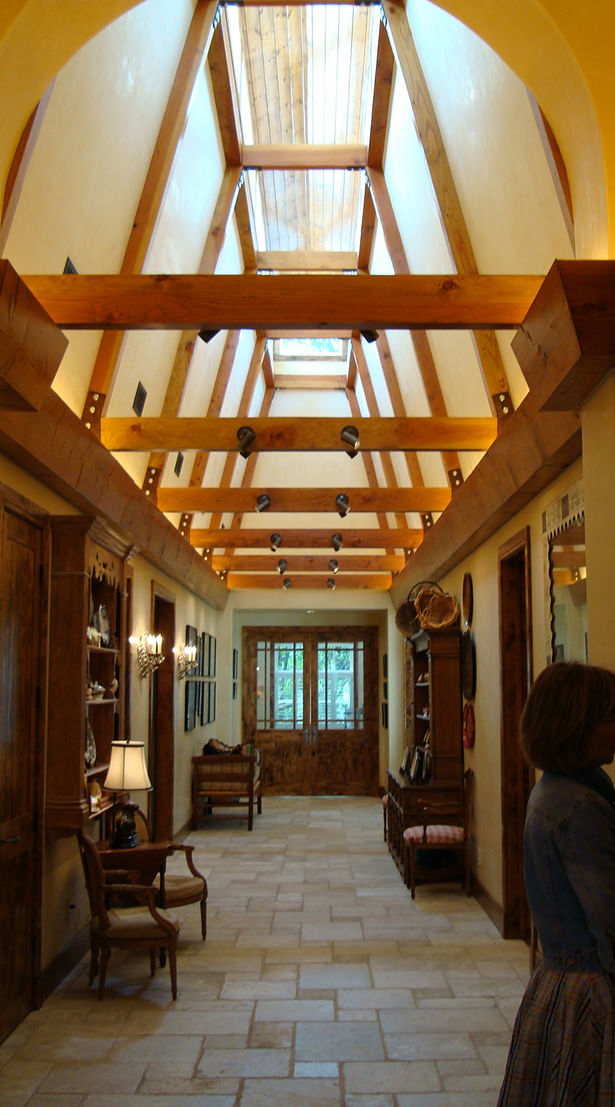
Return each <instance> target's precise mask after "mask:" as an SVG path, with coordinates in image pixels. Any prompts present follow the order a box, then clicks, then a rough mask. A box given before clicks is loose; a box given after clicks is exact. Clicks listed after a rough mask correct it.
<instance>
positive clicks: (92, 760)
mask: <svg viewBox="0 0 615 1107" xmlns="http://www.w3.org/2000/svg"><path fill="white" fill-rule="evenodd" d="M85 763H86V765H87V767H88V769H91V768H93V766H94V765H95V764H96V742H95V741H94V731H93V730H92V727H91V726H90V724H89V722H88V724H87V734H86V740H85Z"/></svg>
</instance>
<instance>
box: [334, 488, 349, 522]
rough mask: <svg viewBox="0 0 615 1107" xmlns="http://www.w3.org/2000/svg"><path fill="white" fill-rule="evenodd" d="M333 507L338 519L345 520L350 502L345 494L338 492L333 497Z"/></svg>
mask: <svg viewBox="0 0 615 1107" xmlns="http://www.w3.org/2000/svg"><path fill="white" fill-rule="evenodd" d="M335 506H336V508H337V513H338V515H339V517H340V519H345V517H346V516H347V514H348V512H349V511H350V500H349V499H348V496H347V495H346V493H345V492H338V494H337V496H336V497H335Z"/></svg>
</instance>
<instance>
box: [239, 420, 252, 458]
mask: <svg viewBox="0 0 615 1107" xmlns="http://www.w3.org/2000/svg"><path fill="white" fill-rule="evenodd" d="M255 438H256V435H255V433H254V431H253V430H252V427H240V428H239V430H238V431H237V441H238V442H239V453H240V454H241V456H242V457H246V458H247V457H249V456H250V453H251V449H250V448H251V446H252V444H253V442H254V439H255Z"/></svg>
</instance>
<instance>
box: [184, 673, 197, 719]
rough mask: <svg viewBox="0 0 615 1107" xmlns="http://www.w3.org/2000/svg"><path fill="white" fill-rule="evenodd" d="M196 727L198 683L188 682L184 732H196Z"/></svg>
mask: <svg viewBox="0 0 615 1107" xmlns="http://www.w3.org/2000/svg"><path fill="white" fill-rule="evenodd" d="M195 726H196V682H195V681H194V680H187V681H186V700H185V706H184V730H194V728H195Z"/></svg>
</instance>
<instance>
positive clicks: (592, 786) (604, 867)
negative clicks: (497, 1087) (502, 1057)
mask: <svg viewBox="0 0 615 1107" xmlns="http://www.w3.org/2000/svg"><path fill="white" fill-rule="evenodd" d="M520 730H521V745H522V747H523V751H524V754H525V757H526V759H527V760H528V761H529V763H530V765H533V766H535V767H536V768H538V769H542V770H543V776H542V777H541V778H540V780H539V781H538V783H537V784H536V786H535V788H534V789H533V790H532V793H531V795H530V799H529V803H528V808H527V816H526V823H525V834H524V867H525V883H526V891H527V897H528V901H529V905H530V911H531V913H532V918H533V920H534V925H535V927H536V930H537V933H538V937H539V940H540V947H541V951H542V959H541V963H540V965H539V966H538V968H537V969H536V970H535V972H534V973H533V974H532V976H531V978H530V981H529V983H528V986H527V988H526V991H525V995H524V997H523V1000H522V1001H521V1006H520V1008H519V1012H518V1014H517V1018H516V1021H515V1026H514V1030H513V1036H512V1042H511V1046H510V1051H509V1054H508V1061H507V1064H506V1072H505V1075H504V1082H503V1085H502V1089H501V1091H500V1097H499V1100H498V1107H573V1105H574V1107H593V1105H599V1107H613V1105H614V1104H615V1071H614V1049H615V955H614V946H613V937H614V936H615V787H614V786H613V783H612V782H611V779H610V777H609V776H608V775H607V773H605V772H604V770H603V769H602V768H601V767H600V766H602V765H606V764H610V763H611V762H612V761H613V758H614V757H615V673H611V672H609V671H608V670H606V669H599V668H596V667H595V666H591V665H581V664H579V663H577V662H565V661H562V662H557V663H556V664H554V665H551V666H549V668H547V669H545V670H544V671H543V672H542V673H541V674H540V676H539V677H538V678H537V680H536V681H535V682H534V684H533V686H532V688H531V690H530V694H529V696H528V699H527V702H526V704H525V707H524V709H523V713H522V716H521V727H520Z"/></svg>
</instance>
